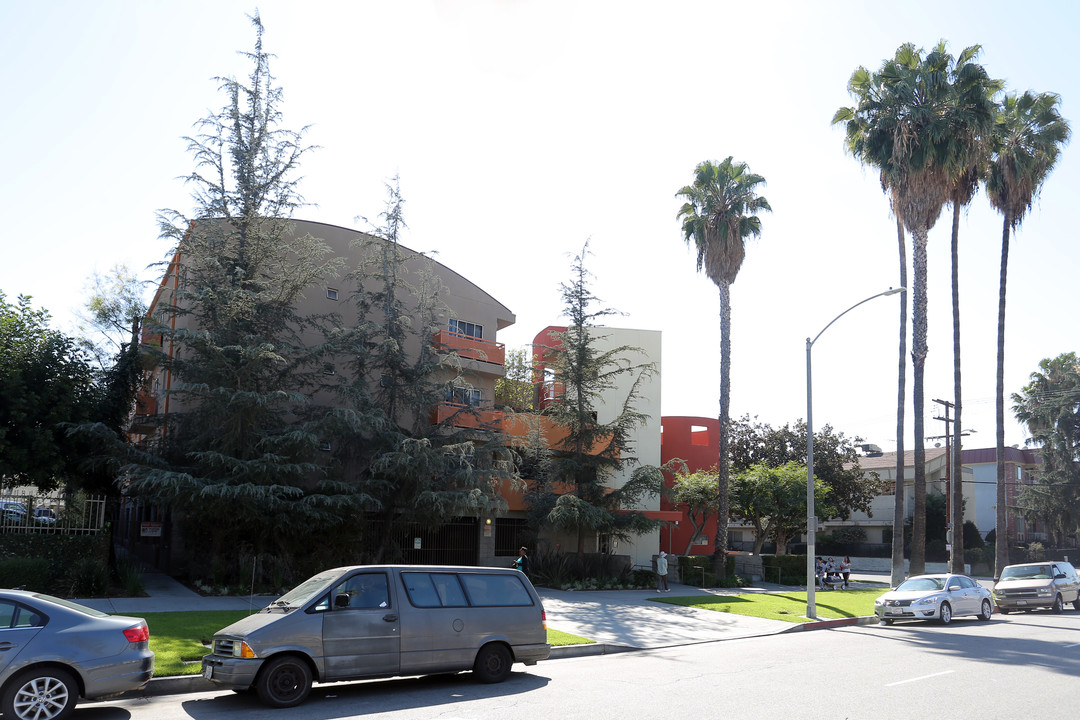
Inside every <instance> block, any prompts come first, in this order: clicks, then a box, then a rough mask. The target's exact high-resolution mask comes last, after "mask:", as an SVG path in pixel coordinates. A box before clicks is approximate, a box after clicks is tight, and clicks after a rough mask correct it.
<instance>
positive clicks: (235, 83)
mask: <svg viewBox="0 0 1080 720" xmlns="http://www.w3.org/2000/svg"><path fill="white" fill-rule="evenodd" d="M251 20H252V24H253V25H254V27H255V30H256V42H255V48H254V51H252V52H249V53H245V55H246V57H247V58H248V59H249V60H250V61H251V64H252V70H251V73H250V75H249V77H248V78H247V81H246V82H243V81H240V80H236V79H233V78H219V80H220V83H221V90H222V91H223V92H224V93H225V95H226V97H227V98H228V100H227V103H226V104H225V106H224V107H223V108H222V110H221V111H220V112H218V113H212V114H210V115H209V116H207V117H206V118H204V119H203V120H201V121H200V122H198V123H197V127H198V128H199V130H200V132H199V133H198V134H197V135H195V136H194V137H191V138H187V139H188V142H189V149H190V151H191V153H192V155H193V157H194V160H195V170H194V171H193V172H192V173H191V174H190V175H189V176H188V177H187V181H188V182H189V183H190V184H191V185H192V186H193V192H192V197H193V199H194V201H195V209H194V213H193V214H192V215H190V216H188V215H184V214H183V213H180V212H178V211H162V213H161V216H160V217H161V227H162V235H163V237H165V238H168V239H170V240H172V241H173V249H172V252H171V253H170V255H171V256H172V258H173V259H172V262H171V263H170V264H169V266H168V268H169V269H168V275H167V280H168V281H169V284H170V285H172V284H173V282H174V281H175V286H176V292H175V295H174V296H173V297H172V298H171V300H170V299H168V297H166V298H164V299H163V300H162V303H161V304H159V305H158V306H157V308H156V310H155V318H154V319H155V321H156V325H154V327H153V329H154V330H156V331H157V332H160V333H161V334H162V335H163V336H164V343H163V349H162V350H160V351H158V352H157V354H156V358H155V359H156V361H157V362H158V363H159V366H160V371H161V372H163V373H170V374H171V384H170V387H169V390H168V392H169V401H170V412H169V413H168V414H167V416H159V417H161V418H162V420H161V422H162V427H161V428H160V432H159V434H158V436H157V442H156V443H155V444H154V446H152V447H148V448H144V450H145V451H144V452H142V453H140V454H139V455H138V456H137V457H136V458H135V461H134V462H132V463H131V464H130V465H129V466H128V467H127V468H126V471H125V480H126V482H127V487H128V489H129V491H130V492H132V493H134V494H137V495H140V496H142V497H144V498H147V499H149V500H151V501H155V502H161V503H164V504H167V505H170V506H171V507H173V508H174V511H179V513H180V514H184V515H186V520H185V529H186V530H188V531H189V532H188V533H187V542H188V544H189V549H191V550H193V551H194V552H193V553H192V554H193V555H198V556H201V557H203V558H205V559H213V560H214V561H216V562H217V561H220V560H219V558H220V555H219V554H220V552H221V551H222V550H224V549H225V548H228V549H229V550H230V554H229V557H230V559H235V558H236V557H238V556H239V551H240V550H241V549H243V548H250V549H251V550H252V551H253V552H270V553H273V554H275V555H278V554H280V555H285V556H287V555H288V553H289V550H290V549H291V548H292V547H293V546H294V545H295V544H296V543H297V542H300V543H302V542H303V538H304V537H305V536H307V535H308V534H310V533H313V532H315V531H316V530H317V529H319V528H323V529H325V528H326V527H328V526H333V525H334V524H340V523H341V522H342V511H343V508H344V507H347V506H348V501H349V498H348V496H347V495H346V496H340V495H338V494H337V493H335V492H333V488H330V492H329V494H326V493H323V492H320V487H319V482H320V480H321V479H322V478H323V467H322V464H323V463H322V458H321V454H320V453H319V452H318V447H319V443H320V439H319V438H318V436H317V435H316V434H315V433H314V432H312V431H311V427H310V426H309V424H308V423H306V422H305V420H306V419H307V418H308V416H309V412H308V398H309V397H310V395H311V390H312V389H313V388H314V386H315V381H314V376H315V375H316V374H317V373H318V371H319V369H320V367H319V357H320V353H321V352H322V350H321V349H320V348H318V347H312V346H311V345H310V343H309V342H305V339H304V338H303V337H302V336H303V334H304V333H305V332H306V331H309V330H311V329H313V328H315V327H317V325H318V318H313V317H302V316H300V315H299V314H298V313H297V311H296V303H297V301H298V300H299V299H300V298H301V297H302V294H303V291H304V289H305V288H307V287H309V286H311V285H312V284H313V283H315V282H317V281H318V280H320V279H321V278H323V277H325V276H327V275H328V274H331V273H333V272H336V270H337V267H338V264H337V263H338V262H339V261H338V260H336V259H333V258H329V252H330V250H329V248H328V247H327V246H326V245H325V244H324V243H322V242H321V241H318V240H316V239H314V238H312V237H310V236H298V235H297V234H296V233H295V231H294V227H293V225H292V224H291V222H290V220H289V217H290V216H291V213H292V212H293V210H294V209H295V208H297V207H299V206H300V205H302V203H303V199H302V197H301V196H300V195H299V194H298V189H297V183H298V182H299V180H298V178H297V177H296V171H297V169H298V166H299V161H300V159H301V157H302V156H303V155H304V154H305V153H306V152H307V151H308V150H309V149H310V148H309V147H308V146H306V145H305V144H304V141H303V135H304V131H303V130H300V131H293V130H288V129H285V128H283V127H281V110H280V106H281V103H282V91H281V88H280V87H278V86H276V85H275V81H274V77H273V76H272V75H271V73H270V68H269V60H270V57H271V56H270V55H268V54H267V53H266V52H265V51H264V50H263V44H262V36H263V26H262V23H261V21H260V19H259V16H258V15H257V14H256V15H255V16H254V17H252V18H251ZM169 348H172V352H169V353H166V352H165V351H166V350H167V349H169Z"/></svg>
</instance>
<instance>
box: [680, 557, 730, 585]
mask: <svg viewBox="0 0 1080 720" xmlns="http://www.w3.org/2000/svg"><path fill="white" fill-rule="evenodd" d="M725 571H726V572H725V577H724V578H723V579H718V578H717V577H716V574H715V573H713V571H712V556H711V555H682V556H680V557H679V578H680V579H681V580H682V583H683V584H684V585H692V586H694V587H745V586H746V585H747V581H746V579H745V578H740V577H739V576H737V575H736V574H735V557H734V556H733V555H728V557H727V564H726V567H725Z"/></svg>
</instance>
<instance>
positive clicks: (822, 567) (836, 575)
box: [814, 555, 851, 590]
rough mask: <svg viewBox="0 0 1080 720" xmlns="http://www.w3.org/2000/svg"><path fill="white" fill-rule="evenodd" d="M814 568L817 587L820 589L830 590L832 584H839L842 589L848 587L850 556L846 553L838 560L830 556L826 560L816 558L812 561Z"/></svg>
mask: <svg viewBox="0 0 1080 720" xmlns="http://www.w3.org/2000/svg"><path fill="white" fill-rule="evenodd" d="M814 568H815V572H816V574H817V581H818V587H820V588H821V589H822V590H831V589H832V586H833V585H841V587H842V588H843V589H844V590H847V589H848V588H849V587H850V585H849V584H848V580H849V579H850V578H851V558H850V557H848V556H847V555H845V556H844V559H843V560H842V561H840V562H836V561H835V560H833V559H832V558H829V559H828V560H827V561H823V560H822V559H821V558H817V559H816V560H815V561H814Z"/></svg>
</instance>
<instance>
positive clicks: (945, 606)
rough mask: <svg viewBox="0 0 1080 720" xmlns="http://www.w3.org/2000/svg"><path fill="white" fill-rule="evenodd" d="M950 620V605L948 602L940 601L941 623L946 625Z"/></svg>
mask: <svg viewBox="0 0 1080 720" xmlns="http://www.w3.org/2000/svg"><path fill="white" fill-rule="evenodd" d="M951 622H952V606H951V605H949V603H941V624H942V625H948V624H949V623H951Z"/></svg>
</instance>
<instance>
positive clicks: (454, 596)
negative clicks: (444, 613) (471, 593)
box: [401, 572, 469, 607]
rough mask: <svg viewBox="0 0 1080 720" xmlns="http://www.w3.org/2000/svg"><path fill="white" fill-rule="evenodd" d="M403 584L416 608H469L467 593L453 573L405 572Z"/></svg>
mask: <svg viewBox="0 0 1080 720" xmlns="http://www.w3.org/2000/svg"><path fill="white" fill-rule="evenodd" d="M401 582H402V584H403V585H404V586H405V593H406V594H407V595H408V596H409V602H411V603H412V604H413V605H414V606H415V607H468V605H469V601H468V600H466V599H465V591H464V590H462V588H461V583H460V582H459V581H458V577H457V575H454V574H453V573H427V572H403V573H401Z"/></svg>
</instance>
